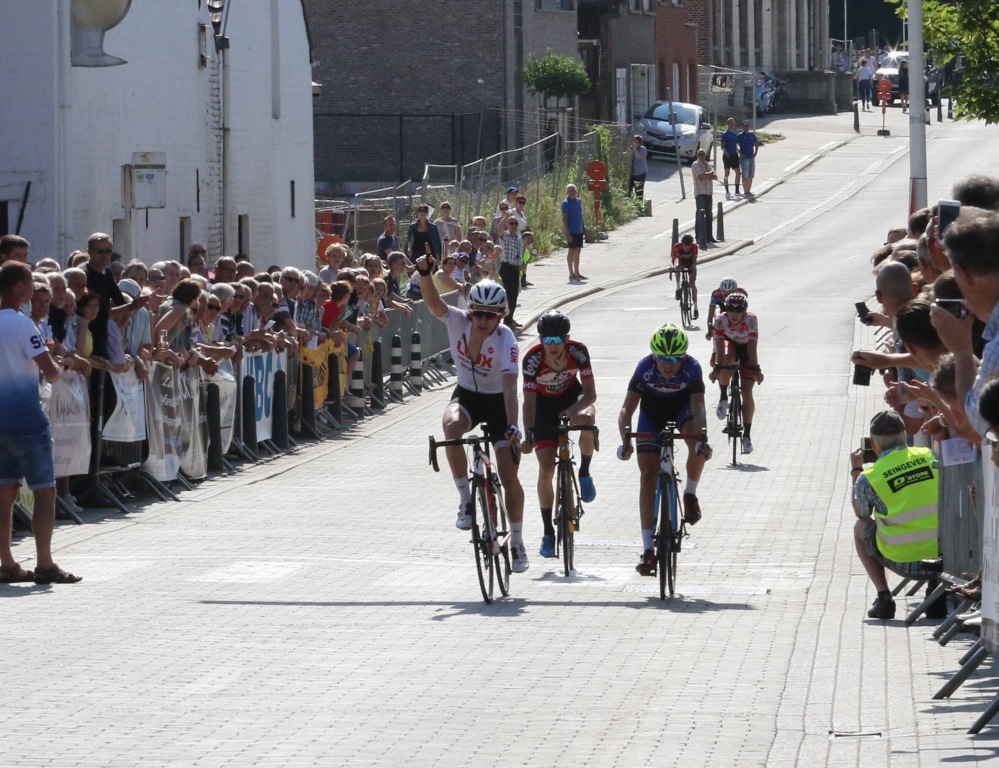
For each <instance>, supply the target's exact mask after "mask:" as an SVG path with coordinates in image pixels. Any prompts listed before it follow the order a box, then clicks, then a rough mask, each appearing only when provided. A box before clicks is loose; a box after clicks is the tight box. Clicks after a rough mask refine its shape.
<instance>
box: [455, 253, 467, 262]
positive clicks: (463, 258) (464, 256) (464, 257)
mask: <svg viewBox="0 0 999 768" xmlns="http://www.w3.org/2000/svg"><path fill="white" fill-rule="evenodd" d="M455 256H457V257H458V261H468V254H467V253H465V252H464V251H458V253H456V254H455Z"/></svg>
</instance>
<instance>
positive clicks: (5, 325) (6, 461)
mask: <svg viewBox="0 0 999 768" xmlns="http://www.w3.org/2000/svg"><path fill="white" fill-rule="evenodd" d="M32 293H34V284H33V282H32V279H31V267H29V266H28V265H27V264H24V263H22V262H19V261H8V262H6V263H5V264H4V265H3V267H0V360H3V365H2V366H0V382H2V384H3V386H2V387H0V413H3V428H2V431H0V584H12V583H15V582H25V581H33V582H35V583H36V584H72V583H74V582H77V581H80V578H79V577H78V576H74V575H73V574H71V573H67V572H66V571H64V570H62V569H61V568H60V567H59V566H58V565H56V564H55V562H53V560H52V531H53V529H54V528H55V493H56V482H55V465H54V456H53V452H52V430H51V427H50V426H49V420H48V417H47V416H46V415H45V412H44V411H43V410H42V404H41V398H39V396H38V374H39V372H40V373H41V375H42V377H43V378H44V379H45V381H47V382H53V381H56V380H57V379H58V378H59V366H58V365H57V363H56V361H55V360H54V359H53V358H52V356H51V355H50V354H49V351H48V348H47V347H46V344H45V342H44V341H43V340H42V338H41V336H40V335H39V333H38V329H37V328H36V327H35V324H34V323H32V322H31V320H30V319H28V318H27V317H25V316H24V315H22V314H21V307H23V306H24V305H25V304H27V303H28V302H29V301H30V300H31V295H32ZM21 478H24V479H25V480H26V481H27V483H28V488H30V489H31V491H32V492H33V493H34V495H35V508H34V511H33V513H32V516H31V524H32V525H31V527H32V531H33V533H34V537H35V551H36V559H35V569H34V570H33V571H29V570H26V569H24V568H22V567H21V566H20V565H19V564H18V562H17V561H16V560H15V559H14V554H13V552H11V549H10V536H11V525H12V521H13V514H14V502H15V501H16V500H17V496H18V493H19V491H20V488H21Z"/></svg>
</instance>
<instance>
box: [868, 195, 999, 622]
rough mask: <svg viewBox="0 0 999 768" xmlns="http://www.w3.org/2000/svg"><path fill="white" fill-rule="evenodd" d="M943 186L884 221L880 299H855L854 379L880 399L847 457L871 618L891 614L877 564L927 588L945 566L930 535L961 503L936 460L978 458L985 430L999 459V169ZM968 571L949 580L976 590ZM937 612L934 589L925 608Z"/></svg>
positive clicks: (948, 526)
mask: <svg viewBox="0 0 999 768" xmlns="http://www.w3.org/2000/svg"><path fill="white" fill-rule="evenodd" d="M952 197H953V201H941V203H940V204H938V205H935V206H933V207H929V208H925V209H922V210H919V211H916V212H915V213H913V214H912V215H911V216H910V217H909V219H908V221H907V222H906V224H905V226H898V227H893V228H892V229H890V230H889V232H888V235H887V238H886V242H885V244H884V245H883V246H882V247H880V248H878V249H877V251H875V253H874V255H873V257H872V263H873V267H874V296H875V299H876V301H877V303H878V305H879V306H878V308H877V309H876V311H868V307H867V306H866V305H865V304H862V303H858V312H859V315H860V321H861V322H862V323H864V324H865V325H867V326H870V327H871V328H872V330H874V331H875V333H874V334H873V335H874V338H875V339H877V340H878V342H877V343H875V344H874V345H872V346H871V348H866V349H860V350H856V351H854V352H853V354H852V362H853V363H854V383H855V384H866V383H868V382H869V381H870V376H871V374H872V373H874V372H880V376H881V378H880V380H877V379H875V380H876V381H877V382H878V385H879V386H883V387H884V403H885V410H884V411H882V412H880V413H878V414H876V415H875V416H874V418H873V420H872V421H871V425H870V444H869V446H867V447H868V449H869V451H871V453H867V454H866V455H865V451H864V449H862V448H858V449H857V450H855V451H853V452H852V453H851V454H850V457H849V460H850V477H851V485H852V487H853V501H854V509H855V512H856V514H857V517H858V521H857V523H856V526H855V540H856V549H857V553H858V556H859V558H860V560H861V562H862V564H863V565H864V568H865V570H866V572H867V575H868V576H869V577H870V579H871V582H872V584H873V585H874V587H875V589H876V590H877V592H878V597H877V599H876V600H875V602H874V605H873V606H872V608H871V609H870V611H869V612H868V616H870V617H871V618H878V619H888V618H893V617H894V615H895V602H894V599H893V598H892V595H891V592H890V591H889V590H888V584H887V581H886V578H885V572H886V569H887V570H888V571H892V572H894V573H897V574H899V575H902V576H906V577H915V578H919V579H924V580H928V584H929V587H928V589H932V588H934V587H935V586H936V585H935V582H934V578H935V576H936V574H937V573H938V572H940V571H941V569H942V570H944V571H947V570H949V569H954V566H955V564H953V563H950V564H948V563H947V562H941V561H940V559H939V557H938V556H939V551H940V550H939V546H940V541H939V538H940V532H941V530H948V531H952V530H955V529H956V526H955V520H956V516H958V515H960V514H961V510H960V509H958V508H957V504H956V503H955V500H954V499H952V498H949V497H947V496H942V495H941V494H940V473H941V471H944V472H946V471H947V468H948V467H951V466H955V465H958V464H962V463H972V462H974V460H975V456H976V452H977V451H981V452H982V453H986V456H985V457H984V461H986V462H987V461H988V460H989V458H990V457H989V455H988V454H987V452H986V445H987V444H988V443H987V441H986V438H989V439H990V440H991V442H992V445H993V448H992V453H991V460H992V462H993V463H997V462H999V452H996V450H995V447H994V446H995V439H996V435H997V434H999V433H997V431H996V430H997V427H999V377H997V374H999V178H994V177H990V176H985V175H972V176H968V177H966V178H963V179H960V180H959V181H957V182H956V183H955V184H954V185H953V189H952ZM977 484H978V487H979V488H981V487H982V486H983V483H982V480H981V478H978V481H977ZM980 500H981V499H980ZM978 522H979V524H980V523H981V520H979V521H978ZM967 548H968V547H967V546H966V547H965V549H966V550H967ZM977 555H978V562H981V553H980V552H978V553H977ZM967 578H968V582H967V583H966V584H961V585H955V586H952V587H951V588H950V589H951V591H952V592H955V593H957V594H958V596H959V597H962V598H970V599H973V600H974V599H978V600H980V598H981V573H980V572H979V573H978V575H975V574H973V573H969V574H967ZM945 611H946V606H945V602H944V601H942V600H938V601H937V603H935V604H932V605H931V606H930V611H929V615H930V616H931V617H933V616H942V615H945Z"/></svg>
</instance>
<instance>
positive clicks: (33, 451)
mask: <svg viewBox="0 0 999 768" xmlns="http://www.w3.org/2000/svg"><path fill="white" fill-rule="evenodd" d="M22 477H23V478H24V479H25V480H27V482H28V488H30V489H31V490H32V491H38V490H42V489H44V488H53V487H55V466H54V464H53V454H52V430H51V428H50V427H49V425H48V424H46V425H45V426H44V427H40V428H38V429H23V430H16V431H13V432H0V485H20V483H21V478H22Z"/></svg>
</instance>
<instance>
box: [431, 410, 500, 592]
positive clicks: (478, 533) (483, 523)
mask: <svg viewBox="0 0 999 768" xmlns="http://www.w3.org/2000/svg"><path fill="white" fill-rule="evenodd" d="M483 432H485V429H484V428H483ZM450 446H462V447H464V446H471V447H472V478H471V487H472V501H473V502H474V503H473V504H472V549H473V550H474V551H475V568H476V571H477V573H478V576H479V589H481V590H482V599H483V600H485V602H486V604H487V605H488V604H489V603H491V602H492V601H493V590H494V585H495V586H499V590H500V592H501V593H502V595H503V596H504V597H506V596H507V595H509V594H510V524H509V522H508V520H507V514H506V504H505V503H504V501H503V492H502V488H501V487H500V481H499V476H498V475H497V474H496V472H495V471H493V465H492V461H491V460H490V458H489V441H488V440H487V439H486V437H485V435H468V436H467V437H460V438H455V439H453V440H435V439H434V437H433V435H431V436H430V464H431V466H433V468H434V472H440V471H441V469H440V466H438V464H437V449H438V448H447V447H450Z"/></svg>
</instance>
